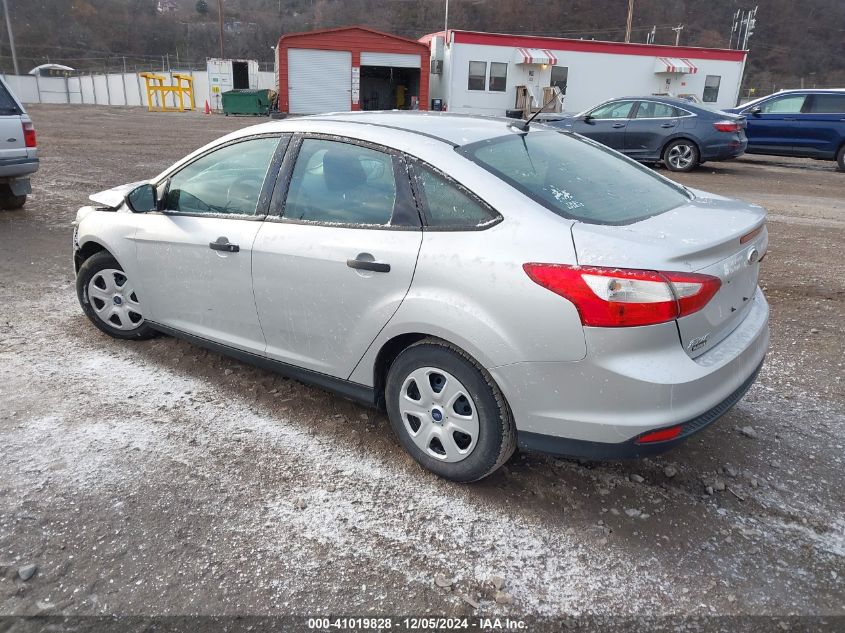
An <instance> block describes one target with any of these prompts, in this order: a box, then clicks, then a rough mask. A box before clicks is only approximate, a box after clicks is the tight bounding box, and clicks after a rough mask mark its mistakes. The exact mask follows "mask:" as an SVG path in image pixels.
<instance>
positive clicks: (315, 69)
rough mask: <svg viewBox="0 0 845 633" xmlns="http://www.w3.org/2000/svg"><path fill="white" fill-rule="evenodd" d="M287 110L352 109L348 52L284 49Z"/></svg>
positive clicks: (327, 110) (349, 54) (304, 111)
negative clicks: (286, 56)
mask: <svg viewBox="0 0 845 633" xmlns="http://www.w3.org/2000/svg"><path fill="white" fill-rule="evenodd" d="M288 100H289V101H288V110H289V111H290V112H292V113H296V114H318V113H320V112H345V111H347V110H349V109H350V108H351V107H352V53H350V52H349V51H318V50H311V49H303V48H291V49H288Z"/></svg>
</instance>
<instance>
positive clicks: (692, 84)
mask: <svg viewBox="0 0 845 633" xmlns="http://www.w3.org/2000/svg"><path fill="white" fill-rule="evenodd" d="M420 41H422V42H424V43H427V44H429V46H430V48H431V70H432V74H431V81H430V95H431V98H432V100H435V99H441V100H442V102H443V105H444V106H445V108H446V109H447V110H448V111H450V112H466V113H476V114H488V115H496V116H502V115H504V114H505V112H506V110H510V109H514V108H515V107H516V98H517V86H526V87H527V89H528V92H529V93H530V94H531V95H532V96H533V101H534V105H535V106H536V107H539V105H540V104H542V100H543V88H544V87H547V86H553V85H556V86H558V87H559V88H560V89H561V91H562V92H564V93H565V96H564V103H563V110H564V111H566V112H580V111H582V110H585V109H587V108H589V107H591V106H594V105H596V104H598V103H600V102H602V101H604V100H607V99H612V98H615V97H622V96H642V95H652V94H671V95H674V96H681V95H695V96H696V97H697V98H698V99H699V100H700V101H702V102H704V103H705V104H707V105H712V106H715V107H718V108H729V107H733V106H735V105H736V104H737V100H738V98H739V88H740V83H741V82H742V73H743V69H744V67H745V59H746V51H736V50H727V49H713V48H695V47H688V46H662V45H654V44H626V43H622V42H599V41H595V40H573V39H565V38H555V37H533V36H525V35H503V34H498V33H482V32H475V31H456V30H449V31H448V32H447V33H442V32H441V33H432V34H430V35H426V36H424V37H423V38H421V40H420Z"/></svg>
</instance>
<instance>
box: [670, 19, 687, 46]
mask: <svg viewBox="0 0 845 633" xmlns="http://www.w3.org/2000/svg"><path fill="white" fill-rule="evenodd" d="M672 30H673V31H675V46H678V45H679V44H680V43H681V31H683V30H684V25H683V24H679V25H678V26H675V27H673V28H672Z"/></svg>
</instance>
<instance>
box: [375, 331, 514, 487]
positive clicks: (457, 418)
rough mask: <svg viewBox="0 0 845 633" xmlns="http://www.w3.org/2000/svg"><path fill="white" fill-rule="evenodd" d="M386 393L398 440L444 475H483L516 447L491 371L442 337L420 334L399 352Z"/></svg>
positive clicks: (509, 418) (474, 478)
mask: <svg viewBox="0 0 845 633" xmlns="http://www.w3.org/2000/svg"><path fill="white" fill-rule="evenodd" d="M385 398H386V401H387V413H388V416H389V418H390V425H391V427H392V428H393V432H394V433H395V434H396V436H397V437H398V438H399V441H400V443H401V444H402V446H403V447H404V448H405V450H406V451H408V453H410V454H411V456H412V457H413V458H414V459H415V460H416V461H417V462H419V463H420V464H421V465H422V466H424V467H425V468H427V469H428V470H430V471H432V472H433V473H435V474H436V475H439V476H440V477H443V478H445V479H450V480H452V481H457V482H471V481H477V480H479V479H482V478H484V477H486V476H487V475H489V474H491V473H492V472H493V471H495V470H496V469H497V468H499V466H501V465H502V464H504V463H505V462H506V461H507V459H508V458H509V457H510V456H511V455H512V454H513V452H514V450H515V448H516V427H515V425H514V422H513V416H512V415H511V412H510V409H509V408H508V405H507V403H506V402H505V399H504V396H503V395H502V392H501V391H500V390H499V388H498V386H496V383H495V382H494V381H493V379H492V377H491V376H490V375H489V374H488V373H487V372H486V371H484V369H483V368H482V367H481V366H480V365H479V364H478V363H477V362H476V361H475V360H474V359H473V358H472V357H471V356H469V355H468V354H466V353H465V352H463V351H462V350H460V349H458V348H456V347H454V346H452V345H450V344H448V343H446V342H444V341H440V340H438V339H431V338H429V339H424V340H422V341H420V342H418V343H415V344H414V345H411V346H410V347H408V348H407V349H405V350H404V351H403V352H402V353H400V354H399V356H398V357H397V358H396V360H395V361H393V363H392V364H391V366H390V369H389V370H388V375H387V386H386V389H385Z"/></svg>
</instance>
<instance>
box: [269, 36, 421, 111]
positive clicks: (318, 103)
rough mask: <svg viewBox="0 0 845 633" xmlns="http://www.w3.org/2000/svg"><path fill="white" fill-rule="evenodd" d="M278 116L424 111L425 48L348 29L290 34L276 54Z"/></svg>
mask: <svg viewBox="0 0 845 633" xmlns="http://www.w3.org/2000/svg"><path fill="white" fill-rule="evenodd" d="M276 62H277V63H276V76H277V85H278V86H279V110H280V111H281V112H289V113H293V114H316V113H320V112H342V111H347V110H393V109H396V108H400V109H404V108H408V109H409V108H412V107H414V106H415V105H417V106H418V107H419V109H421V110H425V109H427V108H428V100H429V95H428V81H429V47H428V44H424V43H420V42H418V41H416V40H409V39H406V38H404V37H399V36H396V35H390V34H388V33H382V32H380V31H375V30H373V29H369V28H366V27H363V26H350V27H343V28H336V29H325V30H321V31H310V32H308V33H290V34H287V35H283V36H282V37H281V38H280V39H279V45H278V47H277V48H276Z"/></svg>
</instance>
